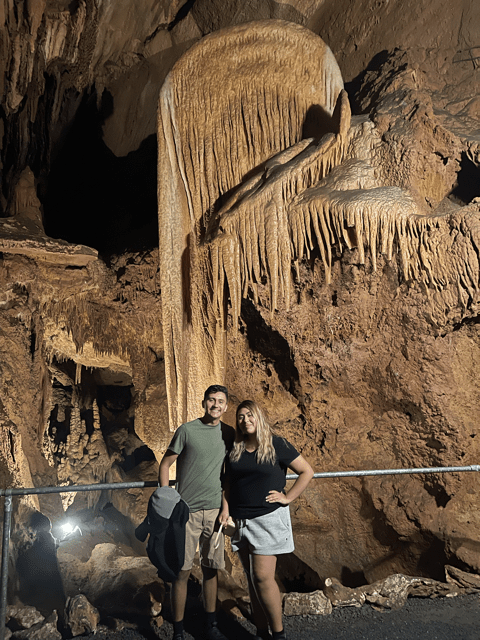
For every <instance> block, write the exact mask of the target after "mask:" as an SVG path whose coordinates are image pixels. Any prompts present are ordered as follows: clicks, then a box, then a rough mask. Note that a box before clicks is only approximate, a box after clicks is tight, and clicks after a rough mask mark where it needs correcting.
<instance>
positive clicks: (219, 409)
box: [202, 391, 228, 424]
mask: <svg viewBox="0 0 480 640" xmlns="http://www.w3.org/2000/svg"><path fill="white" fill-rule="evenodd" d="M202 406H203V408H204V409H205V416H204V419H206V421H207V422H209V423H211V424H218V423H219V422H220V418H221V417H222V416H223V414H224V413H225V411H226V410H227V408H228V405H227V396H226V395H225V394H224V393H223V392H222V391H217V393H210V394H209V395H208V396H207V397H206V398H205V400H204V401H203V403H202Z"/></svg>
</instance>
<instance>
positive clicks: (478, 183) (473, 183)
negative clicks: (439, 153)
mask: <svg viewBox="0 0 480 640" xmlns="http://www.w3.org/2000/svg"><path fill="white" fill-rule="evenodd" d="M478 196H480V167H478V166H477V165H476V164H475V163H474V162H472V161H471V160H470V158H468V156H467V154H466V153H465V151H464V152H463V153H462V156H461V160H460V171H459V172H458V174H457V185H456V187H455V188H454V189H453V191H452V192H451V194H450V196H449V198H450V199H451V200H453V201H454V202H457V203H459V204H462V205H466V204H468V203H469V202H471V201H472V200H473V199H474V198H477V197H478Z"/></svg>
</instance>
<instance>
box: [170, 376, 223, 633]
mask: <svg viewBox="0 0 480 640" xmlns="http://www.w3.org/2000/svg"><path fill="white" fill-rule="evenodd" d="M227 403H228V391H227V388H226V387H223V386H221V385H212V386H210V387H208V389H207V390H206V391H205V395H204V399H203V402H202V407H203V409H204V411H205V414H204V415H203V417H202V418H197V419H196V420H193V421H192V422H187V423H186V424H182V425H181V426H180V427H179V428H178V429H177V430H176V432H175V434H174V436H173V438H172V441H171V442H170V445H169V447H168V449H167V452H166V453H165V455H164V456H163V459H162V461H161V463H160V474H159V476H160V485H161V486H162V487H166V486H168V484H169V470H170V467H171V466H172V464H173V463H174V462H175V461H177V484H178V492H179V493H180V495H181V496H182V498H183V499H184V500H185V502H186V503H187V504H188V506H189V507H190V517H189V519H188V522H187V528H186V541H185V562H184V565H183V567H182V570H181V571H180V574H179V576H178V578H177V579H176V580H175V582H174V583H173V585H172V609H173V611H172V614H173V638H174V640H184V638H185V636H184V632H183V616H184V613H185V603H186V600H187V583H188V578H189V576H190V571H191V568H192V564H193V559H194V556H195V552H196V550H197V545H198V544H199V545H200V560H201V566H202V577H203V605H204V607H205V614H206V638H207V640H227V638H226V637H225V636H224V635H223V633H222V632H221V631H220V630H219V628H218V626H217V622H216V615H215V609H216V604H217V585H218V580H217V570H218V569H223V568H224V566H225V560H224V544H223V543H224V538H223V535H222V536H220V538H221V541H220V545H219V546H218V548H217V549H215V536H216V531H218V528H219V527H220V525H221V524H226V522H225V523H224V522H221V523H220V522H219V521H218V515H219V512H220V507H221V506H222V485H221V474H222V469H223V463H224V459H225V456H226V454H227V452H228V451H229V450H230V449H231V447H232V444H233V440H234V434H235V431H234V429H233V428H232V427H229V426H228V425H226V424H224V423H223V422H222V421H221V417H222V416H223V414H224V413H225V411H226V410H227V406H228V405H227ZM215 530H216V531H215ZM214 532H215V535H214Z"/></svg>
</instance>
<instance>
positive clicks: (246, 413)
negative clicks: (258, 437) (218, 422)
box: [237, 407, 257, 435]
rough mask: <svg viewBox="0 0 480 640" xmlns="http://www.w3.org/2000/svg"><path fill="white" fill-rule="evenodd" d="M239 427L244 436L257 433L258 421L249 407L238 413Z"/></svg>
mask: <svg viewBox="0 0 480 640" xmlns="http://www.w3.org/2000/svg"><path fill="white" fill-rule="evenodd" d="M237 426H238V428H239V429H240V431H241V432H242V433H243V434H244V435H254V434H255V433H257V420H256V418H255V416H254V415H253V413H252V412H251V411H250V409H248V408H247V407H243V409H240V411H239V412H238V413H237Z"/></svg>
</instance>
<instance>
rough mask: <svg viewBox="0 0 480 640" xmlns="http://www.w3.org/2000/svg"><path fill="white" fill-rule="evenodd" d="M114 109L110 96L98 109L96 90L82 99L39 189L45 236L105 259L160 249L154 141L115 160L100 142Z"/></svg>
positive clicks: (155, 142) (106, 96) (146, 142)
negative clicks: (83, 247)
mask: <svg viewBox="0 0 480 640" xmlns="http://www.w3.org/2000/svg"><path fill="white" fill-rule="evenodd" d="M112 109H113V105H112V99H111V96H110V94H109V93H108V92H107V91H104V93H103V95H102V99H101V102H100V105H99V106H97V94H96V92H95V91H93V92H92V93H90V94H89V95H86V96H85V97H84V99H83V100H82V102H81V104H80V106H79V108H78V110H77V113H76V115H75V119H74V121H73V123H72V125H71V127H70V129H69V131H68V133H67V134H66V135H65V138H64V140H63V141H62V145H61V148H60V149H59V150H58V152H57V155H56V157H55V158H54V160H53V162H52V166H51V171H50V174H49V176H48V179H47V180H46V181H45V182H44V183H42V184H41V185H40V186H39V196H40V199H41V200H42V202H43V206H44V217H45V231H46V233H47V235H49V236H51V237H53V238H62V239H64V240H67V241H68V242H72V243H77V244H84V245H87V246H90V247H93V248H95V249H97V250H98V251H99V252H100V253H105V254H108V253H117V252H122V251H124V250H131V251H140V250H143V249H153V248H155V247H157V246H158V222H157V140H156V136H155V135H151V136H149V137H148V138H146V139H145V140H144V141H143V142H142V144H141V145H140V147H139V148H138V149H137V150H136V151H132V152H131V153H129V154H128V155H127V156H125V157H121V158H118V157H116V156H115V155H114V154H113V152H112V151H110V149H109V148H108V147H107V146H106V145H105V143H104V142H103V139H102V124H103V122H104V121H105V119H106V118H107V117H108V115H110V113H111V112H112Z"/></svg>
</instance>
